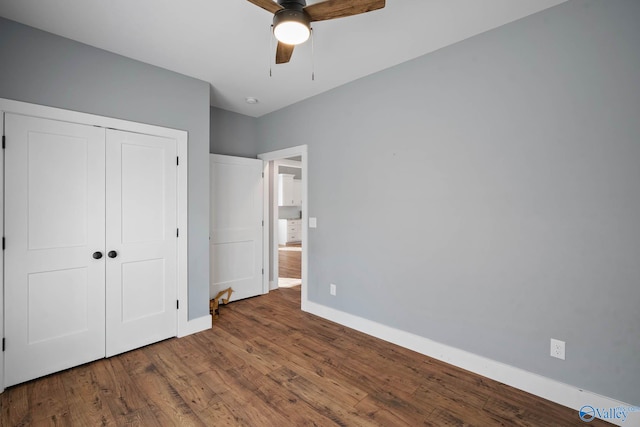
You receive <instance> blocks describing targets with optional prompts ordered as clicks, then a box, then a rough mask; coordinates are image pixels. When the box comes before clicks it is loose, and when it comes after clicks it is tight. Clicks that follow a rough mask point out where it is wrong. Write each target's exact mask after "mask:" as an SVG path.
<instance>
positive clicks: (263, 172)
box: [2, 136, 264, 178]
mask: <svg viewBox="0 0 640 427" xmlns="http://www.w3.org/2000/svg"><path fill="white" fill-rule="evenodd" d="M2 138H4V136H3V137H2ZM3 146H4V144H3ZM262 177H263V178H264V172H262Z"/></svg>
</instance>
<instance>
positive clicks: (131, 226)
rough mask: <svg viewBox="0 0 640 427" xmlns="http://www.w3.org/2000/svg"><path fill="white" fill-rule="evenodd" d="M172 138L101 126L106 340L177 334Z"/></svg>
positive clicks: (131, 344)
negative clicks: (104, 162)
mask: <svg viewBox="0 0 640 427" xmlns="http://www.w3.org/2000/svg"><path fill="white" fill-rule="evenodd" d="M176 168H177V165H176V141H175V140H173V139H169V138H162V137H157V136H150V135H142V134H135V133H129V132H123V131H116V130H108V131H107V232H106V236H107V245H106V250H107V253H109V252H111V251H113V252H112V254H111V255H113V256H114V257H113V258H111V257H109V258H108V259H107V267H106V268H107V292H106V295H107V344H106V350H107V351H106V355H107V357H108V356H112V355H114V354H118V353H122V352H124V351H127V350H131V349H133V348H137V347H141V346H144V345H147V344H150V343H153V342H157V341H160V340H163V339H166V338H169V337H173V336H175V335H176V331H177V308H176V301H177V297H176V243H177V242H176V241H177V238H178V237H177V236H176V230H177V228H176V227H177V225H176V224H177V222H176Z"/></svg>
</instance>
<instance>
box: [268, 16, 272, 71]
mask: <svg viewBox="0 0 640 427" xmlns="http://www.w3.org/2000/svg"><path fill="white" fill-rule="evenodd" d="M271 52H273V24H271V28H269V54H268V55H267V59H268V61H269V77H273V74H271V62H272V61H271Z"/></svg>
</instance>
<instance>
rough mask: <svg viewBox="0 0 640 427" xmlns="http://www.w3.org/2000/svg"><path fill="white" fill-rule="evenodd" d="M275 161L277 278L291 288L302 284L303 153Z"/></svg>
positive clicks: (275, 279) (279, 282)
mask: <svg viewBox="0 0 640 427" xmlns="http://www.w3.org/2000/svg"><path fill="white" fill-rule="evenodd" d="M273 163H274V180H273V183H274V186H273V190H274V199H277V205H278V207H277V211H278V216H277V219H278V221H277V227H276V232H275V233H274V238H275V239H277V247H278V256H277V269H276V268H275V266H276V264H275V263H274V277H273V280H274V281H277V284H278V287H279V288H291V287H295V286H299V285H301V284H302V246H303V241H302V161H301V156H295V157H290V158H288V159H283V160H276V161H274V162H273ZM274 247H275V245H274ZM276 274H277V275H276Z"/></svg>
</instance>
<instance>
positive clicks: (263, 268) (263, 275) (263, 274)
mask: <svg viewBox="0 0 640 427" xmlns="http://www.w3.org/2000/svg"><path fill="white" fill-rule="evenodd" d="M262 275H263V276H264V268H263V269H262Z"/></svg>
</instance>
